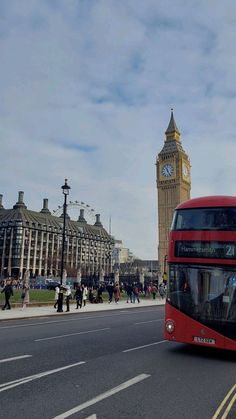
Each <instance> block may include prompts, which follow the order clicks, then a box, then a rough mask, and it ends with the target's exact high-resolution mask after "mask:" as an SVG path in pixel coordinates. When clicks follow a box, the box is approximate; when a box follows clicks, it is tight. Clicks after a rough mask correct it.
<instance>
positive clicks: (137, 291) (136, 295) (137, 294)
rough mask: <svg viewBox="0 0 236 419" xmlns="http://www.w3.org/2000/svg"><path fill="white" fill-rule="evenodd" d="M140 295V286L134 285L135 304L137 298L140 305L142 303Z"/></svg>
mask: <svg viewBox="0 0 236 419" xmlns="http://www.w3.org/2000/svg"><path fill="white" fill-rule="evenodd" d="M139 294H140V290H139V287H138V285H136V284H134V287H133V303H135V300H136V298H137V301H138V303H140V299H139Z"/></svg>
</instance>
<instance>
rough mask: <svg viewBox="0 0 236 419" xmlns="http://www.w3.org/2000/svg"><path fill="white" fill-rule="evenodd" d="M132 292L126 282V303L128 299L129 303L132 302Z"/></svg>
mask: <svg viewBox="0 0 236 419" xmlns="http://www.w3.org/2000/svg"><path fill="white" fill-rule="evenodd" d="M132 293H133V288H132V285H130V284H128V285H127V286H126V294H127V301H126V302H127V303H128V302H129V300H130V302H131V303H132V302H133V299H132Z"/></svg>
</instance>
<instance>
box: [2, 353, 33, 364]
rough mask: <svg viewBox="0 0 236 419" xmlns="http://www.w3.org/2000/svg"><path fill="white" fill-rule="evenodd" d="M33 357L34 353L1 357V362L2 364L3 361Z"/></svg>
mask: <svg viewBox="0 0 236 419" xmlns="http://www.w3.org/2000/svg"><path fill="white" fill-rule="evenodd" d="M31 357H32V355H20V356H13V357H12V358H5V359H0V364H2V363H3V362H11V361H17V360H18V359H24V358H31Z"/></svg>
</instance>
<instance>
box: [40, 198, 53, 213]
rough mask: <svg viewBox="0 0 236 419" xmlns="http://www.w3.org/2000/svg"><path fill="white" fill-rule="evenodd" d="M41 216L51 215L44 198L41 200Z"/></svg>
mask: <svg viewBox="0 0 236 419" xmlns="http://www.w3.org/2000/svg"><path fill="white" fill-rule="evenodd" d="M40 212H41V213H42V214H48V215H51V212H50V211H49V209H48V199H47V198H44V200H43V208H42V209H41V211H40Z"/></svg>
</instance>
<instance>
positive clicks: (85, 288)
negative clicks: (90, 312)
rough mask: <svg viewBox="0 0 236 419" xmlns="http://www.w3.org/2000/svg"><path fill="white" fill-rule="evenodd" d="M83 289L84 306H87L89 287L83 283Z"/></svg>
mask: <svg viewBox="0 0 236 419" xmlns="http://www.w3.org/2000/svg"><path fill="white" fill-rule="evenodd" d="M82 290H83V306H84V307H85V306H86V300H87V296H88V288H87V287H86V286H85V285H82Z"/></svg>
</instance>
